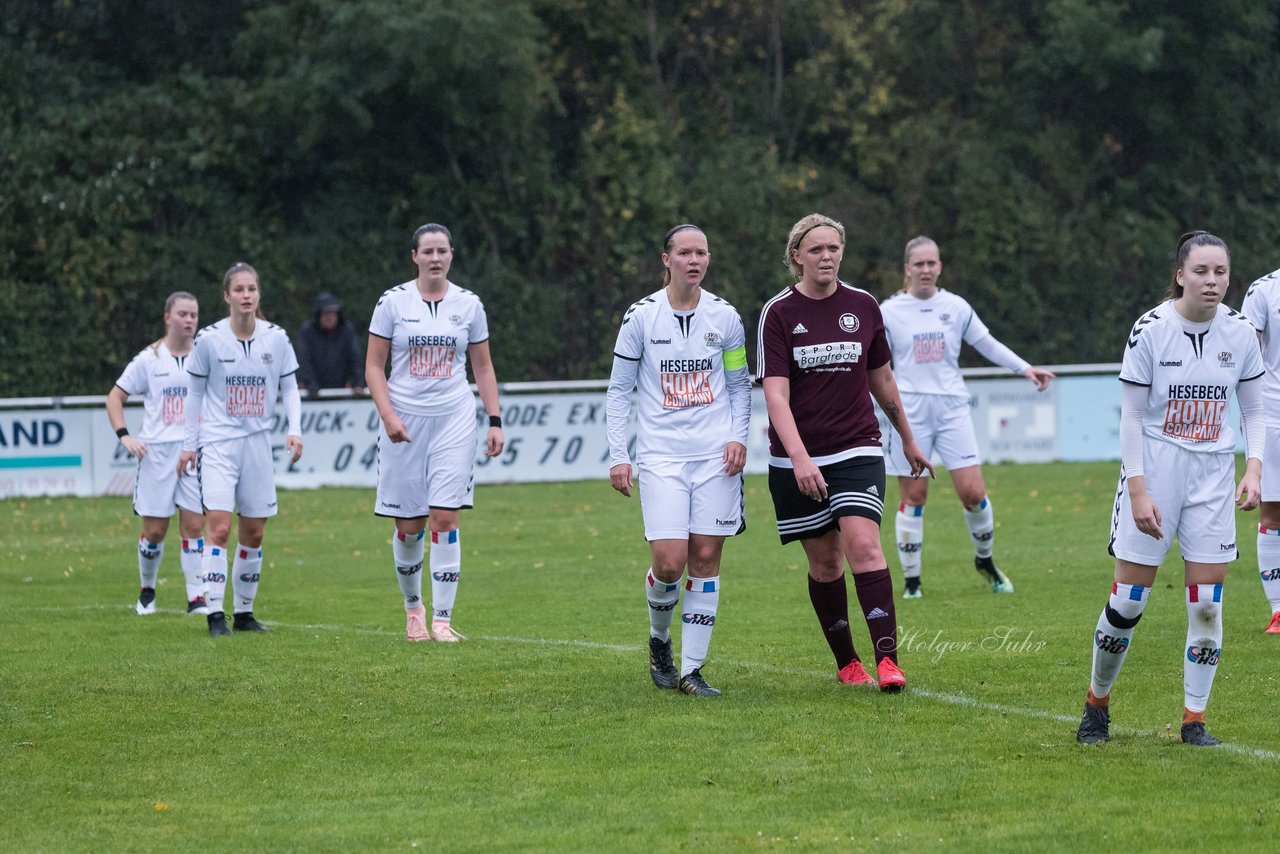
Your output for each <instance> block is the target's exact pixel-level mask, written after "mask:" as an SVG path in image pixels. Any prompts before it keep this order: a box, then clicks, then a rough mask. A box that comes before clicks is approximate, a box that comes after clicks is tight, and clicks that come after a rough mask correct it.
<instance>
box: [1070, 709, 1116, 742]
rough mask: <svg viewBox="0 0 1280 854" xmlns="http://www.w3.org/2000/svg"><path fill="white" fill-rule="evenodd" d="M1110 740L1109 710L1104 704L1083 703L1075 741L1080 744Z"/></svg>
mask: <svg viewBox="0 0 1280 854" xmlns="http://www.w3.org/2000/svg"><path fill="white" fill-rule="evenodd" d="M1110 740H1111V712H1110V711H1108V710H1107V708H1106V707H1105V706H1093V705H1090V704H1089V703H1085V704H1084V714H1083V715H1081V716H1080V729H1078V730H1076V741H1078V742H1080V743H1081V744H1102V743H1103V742H1104V741H1110Z"/></svg>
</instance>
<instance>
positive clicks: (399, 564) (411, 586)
mask: <svg viewBox="0 0 1280 854" xmlns="http://www.w3.org/2000/svg"><path fill="white" fill-rule="evenodd" d="M425 536H426V532H425V531H419V532H418V533H416V534H402V533H400V532H399V531H396V532H395V536H394V537H392V538H391V554H392V556H393V557H394V558H395V562H396V581H398V582H400V593H401V594H402V595H403V596H404V609H405V610H406V611H412V610H414V609H415V608H417V607H419V606H420V605H422V556H423V554H425V552H426V543H425V542H423V537H425Z"/></svg>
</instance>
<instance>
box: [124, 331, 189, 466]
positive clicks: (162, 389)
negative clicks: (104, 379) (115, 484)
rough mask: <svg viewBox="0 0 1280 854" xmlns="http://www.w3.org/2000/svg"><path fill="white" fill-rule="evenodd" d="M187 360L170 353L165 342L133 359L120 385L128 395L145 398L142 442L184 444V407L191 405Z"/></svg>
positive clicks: (141, 432)
mask: <svg viewBox="0 0 1280 854" xmlns="http://www.w3.org/2000/svg"><path fill="white" fill-rule="evenodd" d="M186 361H187V357H186V356H175V355H173V354H172V353H170V352H169V348H168V347H167V346H165V343H164V341H157V342H156V343H155V344H152V345H151V346H150V347H147V348H146V349H145V350H143V351H142V352H141V353H139V354H138V355H136V356H134V357H133V361H132V362H130V363H129V365H128V367H126V368H125V369H124V373H122V374H121V375H120V379H118V380H116V385H117V386H118V387H119V388H120V390H121V391H123V392H124V393H125V394H140V395H142V403H143V415H142V429H141V430H140V431H139V432H138V440H139V441H141V442H146V443H148V444H149V443H152V442H181V441H182V436H183V430H184V429H185V427H186V423H187V421H186V417H185V415H184V404H185V403H186V401H187V391H188V386H187V376H188V375H187V368H186Z"/></svg>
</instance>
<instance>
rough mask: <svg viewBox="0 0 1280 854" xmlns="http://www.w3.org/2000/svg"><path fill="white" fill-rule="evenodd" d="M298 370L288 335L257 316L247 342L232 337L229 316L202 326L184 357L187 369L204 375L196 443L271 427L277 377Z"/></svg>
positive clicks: (199, 375) (276, 394) (192, 373)
mask: <svg viewBox="0 0 1280 854" xmlns="http://www.w3.org/2000/svg"><path fill="white" fill-rule="evenodd" d="M297 370H298V357H297V356H296V355H295V354H294V352H293V345H292V344H290V343H289V335H288V333H286V332H285V331H284V330H283V329H281V328H280V327H279V326H276V325H275V324H274V323H268V322H267V321H265V320H262V319H258V320H257V321H255V323H254V329H253V337H252V338H250V339H249V340H248V341H241V340H240V339H239V338H237V337H236V335H235V333H234V332H232V331H231V319H230V318H227V317H224V318H223V319H222V320H219V321H218V322H217V323H214V324H212V325H210V326H206V327H205V328H204V329H201V330H200V332H199V334H197V335H196V340H195V344H194V345H193V346H192V348H191V355H190V356H189V357H188V358H187V372H188V373H190V374H191V375H192V376H196V377H204V378H205V380H206V382H205V387H204V400H203V403H202V405H201V408H200V421H199V422H198V423H197V424H196V425H195V427H194V432H195V435H196V437H197V439H198V441H197V442H196V447H202V446H204V445H207V444H209V443H211V442H221V441H223V440H225V439H237V438H240V437H242V436H251V435H253V434H254V433H260V432H262V431H263V430H269V429H270V428H271V416H272V414H273V413H274V412H275V407H276V398H277V397H279V394H280V378H281V377H287V376H289V375H290V374H294V373H296V372H297ZM192 432H193V431H192V430H188V431H187V437H188V439H190V438H191V436H192ZM187 447H191V445H187Z"/></svg>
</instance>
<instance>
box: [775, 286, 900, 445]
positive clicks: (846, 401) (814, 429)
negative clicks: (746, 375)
mask: <svg viewBox="0 0 1280 854" xmlns="http://www.w3.org/2000/svg"><path fill="white" fill-rule="evenodd" d="M757 348H758V349H757V359H756V373H757V374H758V376H759V377H760V379H761V380H765V379H767V378H769V377H786V378H787V379H789V380H790V381H791V412H792V414H793V415H794V417H795V420H796V427H797V429H798V430H799V432H800V439H801V441H803V442H804V446H805V449H806V450H807V451H808V452H809V456H810V457H812V458H813V460H814V462H816V463H818V464H819V465H826V464H828V463H833V462H839V461H841V460H845V459H850V458H852V457H855V456H871V455H877V454H880V453H882V452H881V450H880V427H879V424H878V422H877V421H876V415H875V409H874V408H873V406H872V404H871V395H870V393H869V388H868V385H867V372H868V371H870V370H874V369H876V368H879V367H881V366H882V365H884V364H886V363H887V362H888V361H889V343H888V341H887V340H886V338H885V332H884V321H883V319H882V317H881V315H880V306H879V305H878V304H877V303H876V300H875V297H873V296H871V294H869V293H867V292H866V291H864V290H862V289H860V288H855V287H853V286H852V285H847V284H845V283H843V282H841V283H840V284H839V285H838V286H837V287H836V291H835V293H834V294H832V295H831V296H829V297H827V298H826V299H822V300H815V299H811V298H809V297H807V296H805V295H804V294H802V293H800V291H799V290H797V289H796V288H795V287H794V286H792V287H789V288H787V289H786V290H785V291H783V292H782V293H780V294H778V295H777V296H775V297H774V298H773V299H771V300H769V301H768V302H767V303H765V305H764V310H763V311H762V312H761V314H760V331H759V335H758V341H757ZM769 456H770V460H769V462H770V463H771V464H772V465H775V466H780V467H783V468H790V467H791V461H790V459H789V458H788V457H787V452H786V450H785V449H784V448H783V447H782V442H781V441H780V440H779V439H778V434H777V432H775V431H774V429H773V425H772V424H770V425H769Z"/></svg>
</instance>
